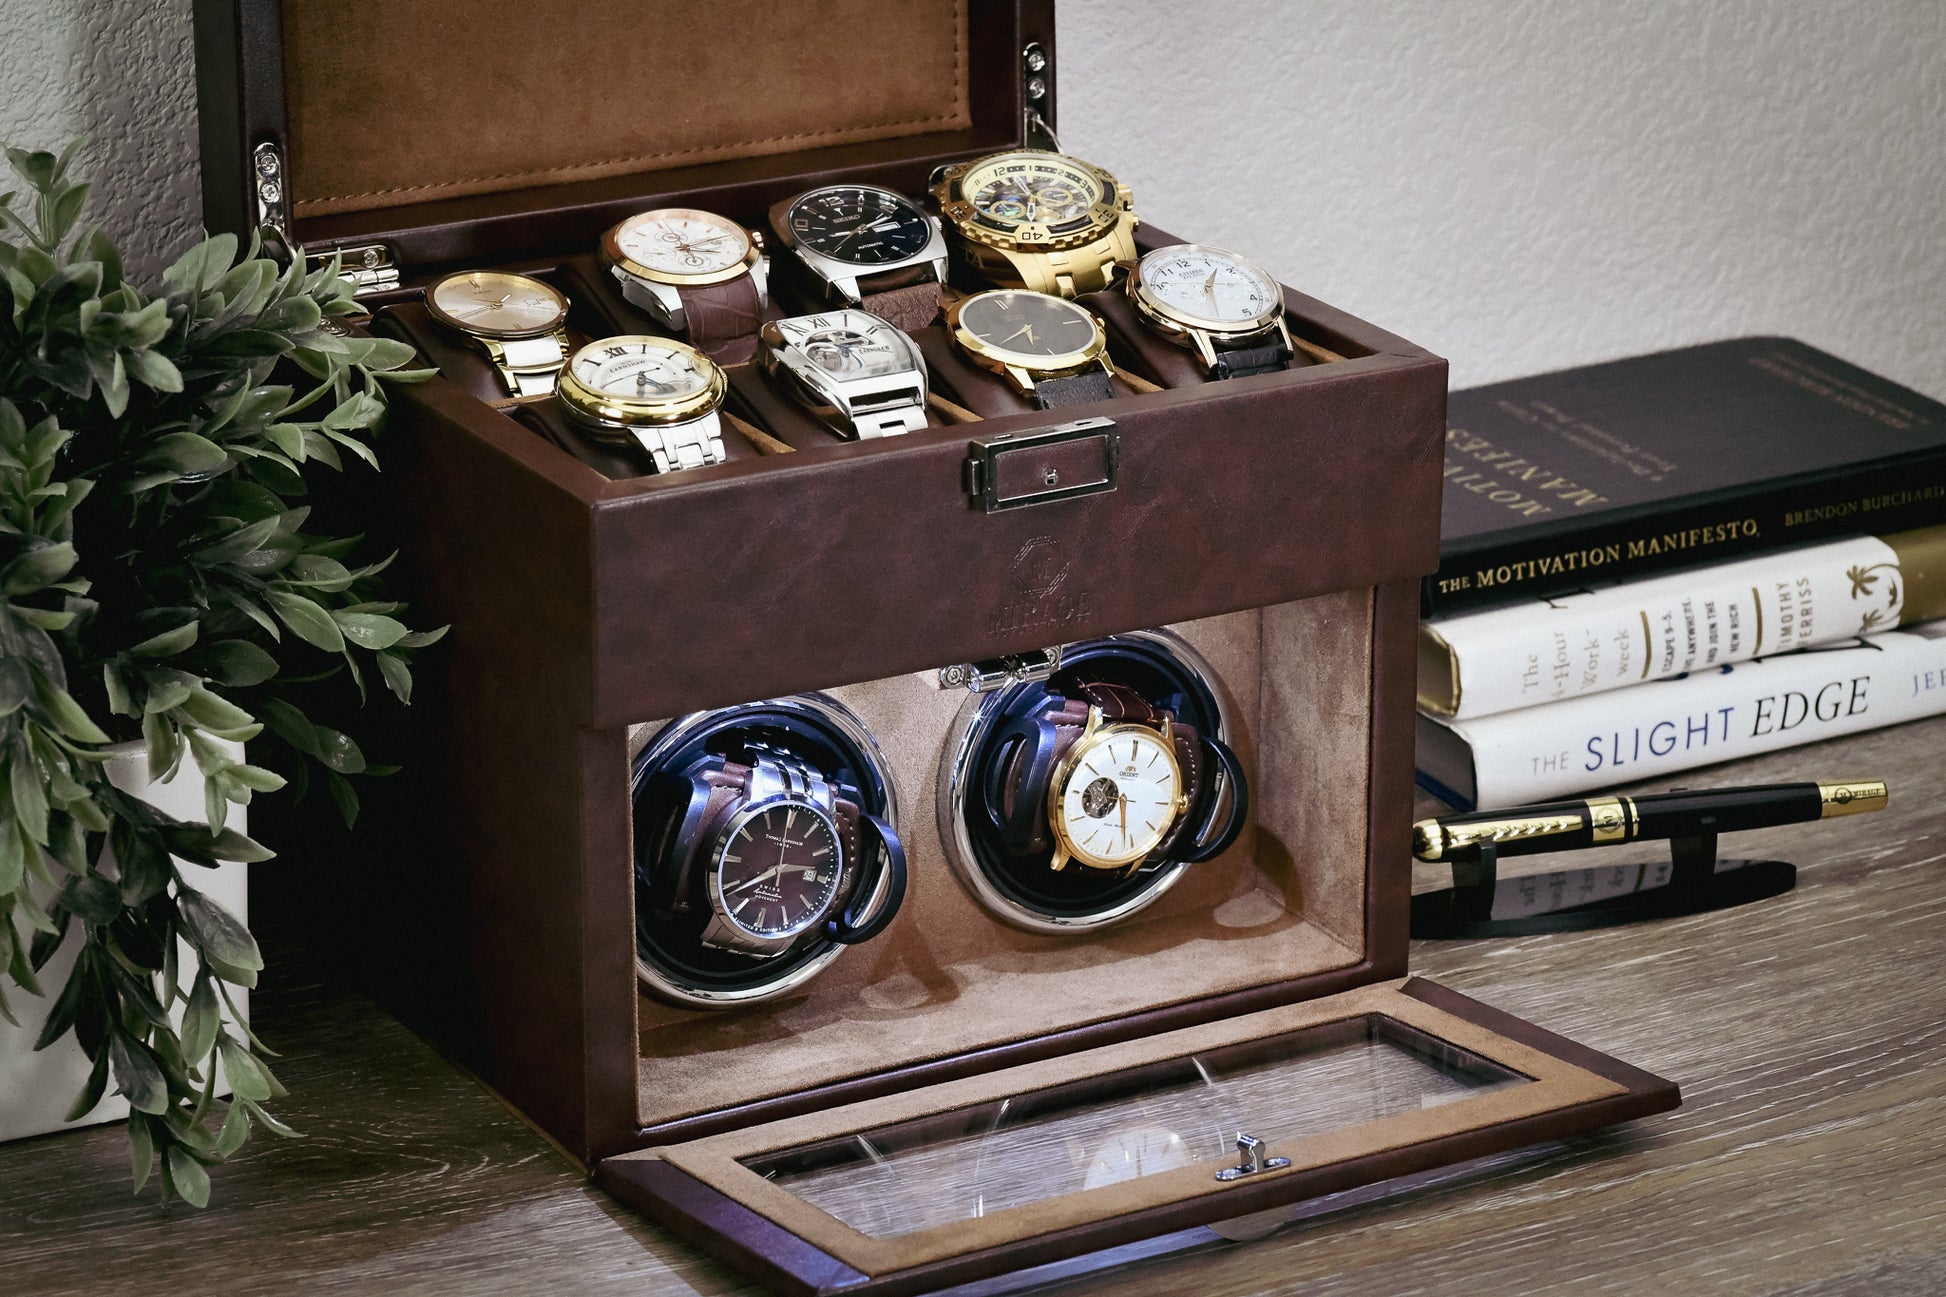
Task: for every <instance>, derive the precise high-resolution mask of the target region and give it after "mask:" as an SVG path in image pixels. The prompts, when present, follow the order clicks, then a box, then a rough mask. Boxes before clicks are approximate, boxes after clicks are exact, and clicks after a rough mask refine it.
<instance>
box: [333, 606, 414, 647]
mask: <svg viewBox="0 0 1946 1297" xmlns="http://www.w3.org/2000/svg"><path fill="white" fill-rule="evenodd" d="M331 620H333V621H335V622H337V623H338V629H339V630H341V631H343V632H344V636H345V638H346V639H347V640H349V641H351V642H352V643H353V644H356V645H358V646H359V647H360V648H368V649H385V648H391V647H392V646H393V645H394V644H396V643H398V642H399V641H400V640H401V639H403V638H405V636H406V634H407V631H406V627H405V623H404V622H401V621H397V620H395V619H393V618H391V617H380V616H377V615H375V614H373V613H364V612H340V613H333V614H332V615H331Z"/></svg>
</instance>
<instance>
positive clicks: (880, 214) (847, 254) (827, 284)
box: [770, 185, 946, 333]
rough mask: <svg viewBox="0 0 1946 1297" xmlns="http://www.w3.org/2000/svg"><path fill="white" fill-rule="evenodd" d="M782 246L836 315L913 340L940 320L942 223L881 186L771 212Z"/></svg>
mask: <svg viewBox="0 0 1946 1297" xmlns="http://www.w3.org/2000/svg"><path fill="white" fill-rule="evenodd" d="M770 229H771V234H772V235H773V237H774V238H775V239H776V240H777V246H778V247H779V248H781V249H783V250H784V253H785V254H786V255H788V256H789V257H791V258H792V259H793V260H794V261H796V262H797V264H798V265H800V266H801V267H803V269H804V271H805V273H806V275H807V276H808V277H809V278H810V279H811V280H812V281H813V282H814V283H815V284H817V285H818V286H819V287H820V289H821V290H822V292H823V295H824V299H825V301H826V302H827V303H829V304H830V305H832V306H834V307H847V306H850V307H857V308H859V309H860V310H864V311H869V312H871V313H872V314H873V315H876V316H878V317H879V318H880V319H881V320H884V321H886V322H887V323H889V324H892V325H894V326H896V327H898V328H900V329H903V330H905V331H906V332H907V333H911V332H913V331H915V330H918V329H922V328H924V327H925V326H926V325H928V324H931V323H932V322H933V321H934V320H935V319H937V318H938V316H939V287H940V285H941V284H943V283H944V282H945V280H946V236H945V235H944V234H943V233H942V232H941V231H940V228H939V221H938V219H937V218H936V217H933V216H930V215H928V214H927V213H926V212H924V211H923V210H921V208H920V207H919V205H918V204H917V203H915V202H913V201H912V200H911V199H910V198H907V197H906V196H905V195H904V194H901V193H898V192H897V191H895V190H891V189H885V188H882V187H880V186H878V185H826V186H824V187H823V188H821V189H813V190H810V191H809V192H807V193H802V194H799V195H797V196H796V197H794V198H787V199H785V200H784V201H783V202H780V203H778V204H777V205H776V206H775V207H772V208H771V209H770Z"/></svg>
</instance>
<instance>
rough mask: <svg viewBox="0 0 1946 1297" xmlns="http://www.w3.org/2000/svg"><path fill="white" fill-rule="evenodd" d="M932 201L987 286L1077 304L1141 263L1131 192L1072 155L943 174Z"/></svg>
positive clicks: (1025, 153) (1011, 159) (1010, 157)
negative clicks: (1119, 268)
mask: <svg viewBox="0 0 1946 1297" xmlns="http://www.w3.org/2000/svg"><path fill="white" fill-rule="evenodd" d="M932 195H933V199H934V201H935V202H937V203H938V204H939V210H940V211H941V212H942V213H943V214H944V215H945V218H946V228H947V229H948V230H949V231H950V232H951V233H952V235H953V237H954V239H955V240H956V242H957V245H958V247H959V248H960V250H961V252H962V253H963V254H964V255H965V257H966V260H967V263H968V264H969V265H971V266H972V267H973V268H974V269H975V270H977V271H978V272H979V273H980V274H981V275H982V276H984V277H985V278H986V279H987V280H988V281H989V282H991V283H994V284H999V285H1002V286H1004V287H1010V288H1031V289H1033V290H1034V291H1036V292H1041V293H1054V294H1057V295H1059V296H1061V297H1074V296H1076V295H1078V294H1081V293H1093V292H1097V291H1099V290H1101V289H1104V288H1107V287H1108V286H1109V284H1110V282H1111V281H1112V280H1113V278H1114V270H1115V263H1116V262H1118V261H1133V260H1134V259H1135V227H1136V225H1137V224H1138V223H1139V222H1138V220H1137V217H1136V215H1135V213H1134V212H1133V211H1131V210H1130V203H1131V199H1130V197H1129V190H1128V186H1127V185H1124V184H1122V183H1121V182H1120V181H1119V180H1116V179H1115V177H1113V176H1111V175H1109V174H1108V173H1107V172H1106V171H1103V170H1102V169H1101V168H1100V167H1097V166H1093V165H1091V164H1089V163H1086V162H1083V161H1081V159H1079V158H1071V157H1069V156H1067V155H1066V154H1064V153H1048V152H1044V151H1042V150H1039V149H1016V150H1014V151H1012V152H1010V153H995V154H993V155H991V156H989V157H984V158H980V159H978V160H977V161H974V162H964V163H960V164H958V165H956V166H950V167H945V168H942V169H941V170H939V171H938V172H936V173H935V174H934V176H933V187H932Z"/></svg>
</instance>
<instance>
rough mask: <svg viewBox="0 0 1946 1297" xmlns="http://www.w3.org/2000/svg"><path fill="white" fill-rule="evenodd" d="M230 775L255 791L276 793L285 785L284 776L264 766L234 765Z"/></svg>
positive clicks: (229, 772)
mask: <svg viewBox="0 0 1946 1297" xmlns="http://www.w3.org/2000/svg"><path fill="white" fill-rule="evenodd" d="M228 775H229V777H230V778H231V779H234V780H236V782H238V783H239V784H242V785H243V786H244V787H245V788H248V789H249V790H250V791H251V792H253V793H274V792H276V791H277V790H278V789H280V788H282V787H283V786H284V776H282V775H280V774H278V773H277V772H276V771H274V770H265V769H264V768H263V767H262V766H251V765H238V766H232V767H231V768H230V770H229V771H228Z"/></svg>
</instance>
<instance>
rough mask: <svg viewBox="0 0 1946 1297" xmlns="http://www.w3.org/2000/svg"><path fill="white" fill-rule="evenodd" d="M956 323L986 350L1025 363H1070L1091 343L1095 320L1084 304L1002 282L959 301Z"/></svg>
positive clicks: (1095, 331)
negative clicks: (993, 287) (1001, 285)
mask: <svg viewBox="0 0 1946 1297" xmlns="http://www.w3.org/2000/svg"><path fill="white" fill-rule="evenodd" d="M959 326H960V328H962V329H964V330H965V331H966V332H967V333H968V334H970V335H971V336H972V337H973V338H974V339H975V341H977V342H978V343H979V344H980V345H981V346H982V347H983V348H985V349H986V350H987V351H988V352H990V353H1000V359H1003V360H1015V361H1017V362H1018V363H1020V364H1022V365H1023V366H1025V367H1026V368H1029V369H1033V368H1036V367H1040V368H1058V367H1059V366H1058V365H1055V366H1050V365H1049V364H1048V362H1049V361H1050V360H1055V361H1059V362H1060V363H1061V364H1062V365H1065V364H1069V363H1075V362H1076V361H1078V360H1079V359H1081V358H1084V357H1085V354H1086V353H1087V352H1088V351H1089V350H1090V348H1091V347H1092V346H1093V345H1094V343H1095V341H1096V339H1097V338H1098V337H1099V333H1100V328H1101V326H1100V325H1099V324H1097V323H1096V321H1095V317H1094V316H1093V315H1090V314H1089V313H1088V311H1087V309H1086V308H1085V307H1080V306H1076V305H1075V304H1074V303H1073V302H1070V301H1068V300H1066V299H1065V298H1060V297H1050V296H1048V295H1047V294H1046V293H1034V292H1029V291H1027V290H1025V289H1013V288H1003V289H996V290H994V291H992V292H987V293H978V294H975V295H974V296H972V297H969V298H967V299H966V300H965V301H964V302H962V303H961V304H960V308H959Z"/></svg>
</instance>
